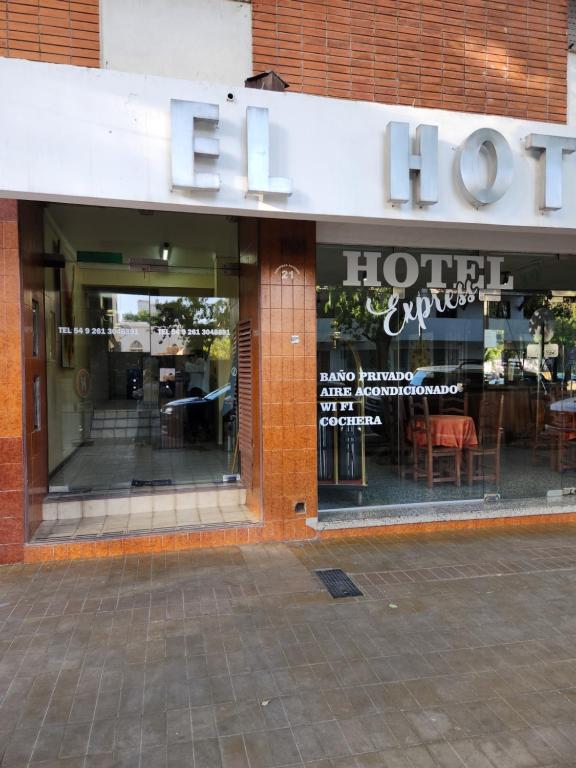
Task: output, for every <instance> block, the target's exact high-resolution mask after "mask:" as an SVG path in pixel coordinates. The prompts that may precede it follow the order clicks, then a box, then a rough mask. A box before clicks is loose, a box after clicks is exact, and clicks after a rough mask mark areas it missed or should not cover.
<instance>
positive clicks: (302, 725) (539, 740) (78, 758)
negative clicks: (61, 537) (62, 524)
mask: <svg viewBox="0 0 576 768" xmlns="http://www.w3.org/2000/svg"><path fill="white" fill-rule="evenodd" d="M323 567H337V568H342V569H344V570H345V571H347V572H348V573H349V574H350V575H351V576H352V577H353V578H354V580H355V581H356V582H357V583H358V584H359V585H360V586H361V588H362V590H363V591H364V593H365V595H364V597H360V598H353V599H345V600H333V599H332V598H331V597H330V596H329V595H328V594H327V593H326V592H325V591H324V589H323V587H322V586H321V584H320V582H319V581H318V580H317V578H316V577H315V575H314V573H313V571H314V569H315V568H323ZM0 653H1V657H0V697H1V698H0V755H2V759H1V761H0V766H2V768H9V767H11V768H17V767H19V766H28V765H33V766H35V768H56V767H58V768H81V767H82V768H109V767H110V766H119V767H120V766H122V767H123V768H136V767H137V766H138V767H141V768H164V767H165V766H166V767H167V766H169V767H170V768H177V767H179V766H190V768H221V767H223V768H281V767H284V768H288V766H290V767H295V766H303V765H306V766H308V768H380V767H381V766H382V767H383V768H404V766H406V768H431V767H432V766H443V767H444V768H461V767H462V766H470V768H537V767H540V768H544V767H547V768H552V766H566V767H567V766H576V529H575V528H569V527H566V528H554V529H548V530H543V529H527V528H523V529H522V530H521V531H513V530H508V529H505V530H504V529H503V530H500V531H496V532H494V533H486V532H484V533H482V534H478V533H475V534H474V533H468V534H464V533H462V534H454V535H447V534H444V535H442V536H441V535H435V536H430V535H428V536H427V537H422V538H418V537H416V536H412V537H406V538H404V539H402V538H400V537H395V538H392V537H381V538H365V539H354V540H352V539H351V540H345V539H339V540H335V541H334V542H320V543H307V544H301V545H298V544H291V545H258V546H253V547H248V546H247V547H238V548H230V549H215V550H194V551H192V552H180V553H178V554H174V555H154V556H148V557H128V558H121V559H107V560H91V561H86V562H80V561H75V562H71V563H62V564H58V563H54V564H53V563H51V564H45V565H37V566H35V565H29V566H8V567H5V568H2V569H0Z"/></svg>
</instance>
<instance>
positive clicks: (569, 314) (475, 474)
mask: <svg viewBox="0 0 576 768" xmlns="http://www.w3.org/2000/svg"><path fill="white" fill-rule="evenodd" d="M570 258H571V257H558V256H556V255H554V256H552V255H548V254H529V255H528V254H511V253H479V252H458V253H447V252H444V251H442V252H440V251H431V250H430V251H426V252H424V251H423V250H413V249H406V250H402V251H400V249H397V250H395V249H393V248H375V247H373V246H371V247H363V246H354V247H351V246H338V245H334V246H331V245H322V246H319V248H318V259H317V282H318V285H317V308H318V377H319V378H318V424H319V442H318V481H319V499H320V509H321V510H322V509H323V510H330V509H334V510H336V509H342V508H348V507H350V508H352V509H353V508H357V507H358V506H361V507H363V508H366V507H373V508H374V509H375V510H377V509H378V508H381V507H391V508H392V507H394V508H395V510H396V513H397V512H398V510H400V511H401V510H402V509H405V510H406V513H407V514H411V513H412V511H413V506H414V505H417V506H418V505H419V506H420V507H422V505H426V504H431V505H436V506H438V505H439V504H440V505H444V506H445V505H447V504H450V503H457V504H458V503H460V504H461V503H462V502H466V503H470V502H474V503H478V502H486V501H503V502H505V501H507V500H508V501H510V502H513V501H514V500H529V499H543V498H548V499H550V498H551V497H558V496H561V495H562V494H565V495H566V494H569V493H571V492H572V491H573V486H576V393H575V391H574V390H575V389H576V282H575V281H574V278H573V272H572V270H571V269H570V265H571V262H570Z"/></svg>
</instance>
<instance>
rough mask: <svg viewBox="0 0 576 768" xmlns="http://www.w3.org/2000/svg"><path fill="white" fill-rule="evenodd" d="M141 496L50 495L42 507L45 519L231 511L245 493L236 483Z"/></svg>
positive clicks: (155, 490) (243, 499) (161, 490)
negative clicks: (187, 511) (193, 511)
mask: <svg viewBox="0 0 576 768" xmlns="http://www.w3.org/2000/svg"><path fill="white" fill-rule="evenodd" d="M143 491H144V492H143V493H137V494H136V493H131V494H117V495H111V494H106V495H96V494H94V495H91V496H85V497H83V498H78V497H77V498H67V497H65V496H57V495H54V496H49V497H47V498H46V499H45V500H44V504H43V505H42V517H43V519H44V520H73V519H79V518H84V517H103V516H110V515H129V514H148V515H152V514H153V513H157V512H173V511H181V510H203V509H215V508H220V509H223V510H224V509H227V508H228V509H230V508H231V507H239V506H244V504H245V503H246V490H245V489H244V488H241V487H239V486H237V485H235V484H231V485H230V486H228V485H223V486H210V487H206V488H190V489H188V488H180V489H173V488H170V489H169V490H166V489H165V488H163V487H158V488H150V489H143Z"/></svg>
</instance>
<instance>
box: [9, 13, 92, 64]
mask: <svg viewBox="0 0 576 768" xmlns="http://www.w3.org/2000/svg"><path fill="white" fill-rule="evenodd" d="M99 13H100V10H99V0H82V2H75V0H0V56H8V57H10V58H17V59H33V60H34V61H48V62H54V63H56V64H77V65H79V66H85V67H98V66H100V42H99Z"/></svg>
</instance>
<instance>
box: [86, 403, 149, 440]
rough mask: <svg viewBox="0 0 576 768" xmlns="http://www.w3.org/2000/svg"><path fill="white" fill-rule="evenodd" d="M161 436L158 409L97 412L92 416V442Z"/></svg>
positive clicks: (120, 409) (121, 409) (122, 409)
mask: <svg viewBox="0 0 576 768" xmlns="http://www.w3.org/2000/svg"><path fill="white" fill-rule="evenodd" d="M159 435H160V413H159V412H158V410H157V409H154V410H146V409H135V408H117V409H106V410H96V411H94V413H93V415H92V426H91V428H90V439H91V440H111V439H115V440H117V439H118V438H120V439H122V438H124V439H137V438H139V437H142V438H148V439H149V438H151V437H154V436H156V437H158V436H159Z"/></svg>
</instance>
